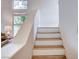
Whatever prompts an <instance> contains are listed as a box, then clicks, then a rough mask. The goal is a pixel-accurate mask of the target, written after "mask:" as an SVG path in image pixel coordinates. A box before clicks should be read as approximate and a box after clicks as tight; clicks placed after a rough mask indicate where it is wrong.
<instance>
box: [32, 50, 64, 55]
mask: <svg viewBox="0 0 79 59" xmlns="http://www.w3.org/2000/svg"><path fill="white" fill-rule="evenodd" d="M64 54H65V53H64V49H47V50H45V49H42V50H40V49H38V50H33V55H64Z"/></svg>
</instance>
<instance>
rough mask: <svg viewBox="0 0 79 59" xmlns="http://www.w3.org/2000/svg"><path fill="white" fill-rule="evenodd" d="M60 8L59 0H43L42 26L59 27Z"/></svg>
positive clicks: (41, 8)
mask: <svg viewBox="0 0 79 59" xmlns="http://www.w3.org/2000/svg"><path fill="white" fill-rule="evenodd" d="M58 10H59V9H58V0H43V5H42V6H41V7H40V26H42V27H43V26H44V27H58V24H59V12H58Z"/></svg>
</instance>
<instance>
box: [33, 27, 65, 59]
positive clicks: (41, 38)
mask: <svg viewBox="0 0 79 59" xmlns="http://www.w3.org/2000/svg"><path fill="white" fill-rule="evenodd" d="M32 59H66V57H65V52H64V47H63V41H62V39H61V35H60V32H59V28H58V27H39V28H38V31H37V37H36V40H35V41H34V49H33V57H32Z"/></svg>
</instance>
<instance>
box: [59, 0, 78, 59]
mask: <svg viewBox="0 0 79 59" xmlns="http://www.w3.org/2000/svg"><path fill="white" fill-rule="evenodd" d="M77 3H78V2H77V0H60V1H59V26H60V31H61V35H62V38H63V43H64V47H65V51H66V56H67V59H78V56H77V55H78V37H77V35H78V33H77V32H78V31H77V29H78V28H77V26H78V25H77V24H78V20H77V18H78V17H77V16H78V15H77V13H78V12H77V10H78V9H77V8H78V7H77Z"/></svg>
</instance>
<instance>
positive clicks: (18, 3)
mask: <svg viewBox="0 0 79 59" xmlns="http://www.w3.org/2000/svg"><path fill="white" fill-rule="evenodd" d="M13 9H27V0H14V2H13Z"/></svg>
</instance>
